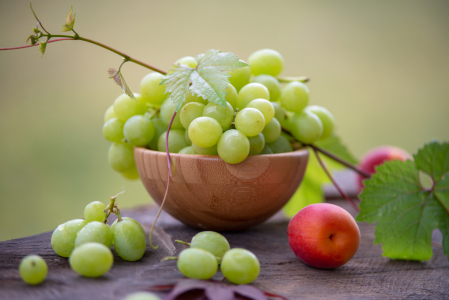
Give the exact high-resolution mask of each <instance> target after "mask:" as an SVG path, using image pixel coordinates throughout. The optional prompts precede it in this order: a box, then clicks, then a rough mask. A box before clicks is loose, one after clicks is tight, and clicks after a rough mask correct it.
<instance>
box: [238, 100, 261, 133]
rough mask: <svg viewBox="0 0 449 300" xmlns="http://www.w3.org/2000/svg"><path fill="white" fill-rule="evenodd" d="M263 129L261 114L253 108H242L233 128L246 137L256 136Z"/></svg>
mask: <svg viewBox="0 0 449 300" xmlns="http://www.w3.org/2000/svg"><path fill="white" fill-rule="evenodd" d="M264 127H265V118H264V116H263V114H262V113H261V112H260V111H259V110H258V109H255V108H251V107H250V108H244V109H242V110H241V111H239V112H238V114H237V116H236V117H235V128H237V129H238V130H239V131H241V132H242V133H244V134H245V135H246V136H248V137H250V136H256V135H258V134H259V133H261V132H262V130H263V128H264Z"/></svg>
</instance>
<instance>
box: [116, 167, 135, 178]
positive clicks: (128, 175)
mask: <svg viewBox="0 0 449 300" xmlns="http://www.w3.org/2000/svg"><path fill="white" fill-rule="evenodd" d="M120 174H121V175H122V176H123V177H125V178H126V179H129V180H136V179H139V178H140V177H139V172H137V168H136V166H134V167H133V168H131V169H129V170H127V171H125V172H121V173H120Z"/></svg>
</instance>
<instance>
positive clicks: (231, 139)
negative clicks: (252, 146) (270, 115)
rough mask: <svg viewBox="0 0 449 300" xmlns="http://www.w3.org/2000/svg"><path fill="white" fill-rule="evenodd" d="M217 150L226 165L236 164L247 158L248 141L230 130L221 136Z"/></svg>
mask: <svg viewBox="0 0 449 300" xmlns="http://www.w3.org/2000/svg"><path fill="white" fill-rule="evenodd" d="M259 113H260V112H259ZM217 150H218V155H220V158H221V159H222V160H224V161H225V162H227V163H228V164H238V163H239V162H242V161H244V160H245V159H246V158H247V157H248V154H249V141H248V138H247V137H246V136H245V134H243V133H242V132H241V131H239V130H237V129H230V130H228V131H226V132H225V133H223V135H222V136H221V138H220V140H219V141H218V145H217Z"/></svg>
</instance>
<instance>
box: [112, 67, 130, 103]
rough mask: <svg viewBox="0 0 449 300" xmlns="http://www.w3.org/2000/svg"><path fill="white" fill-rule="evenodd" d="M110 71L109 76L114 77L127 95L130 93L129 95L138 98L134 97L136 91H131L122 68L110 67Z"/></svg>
mask: <svg viewBox="0 0 449 300" xmlns="http://www.w3.org/2000/svg"><path fill="white" fill-rule="evenodd" d="M108 73H109V78H112V79H114V81H115V83H117V84H118V85H119V86H120V87H121V88H122V90H123V92H124V93H125V94H126V95H128V97H130V98H132V99H136V97H134V93H133V92H132V91H131V89H130V87H129V86H128V84H127V83H126V81H125V78H124V77H123V75H122V72H121V71H120V70H116V69H114V68H109V69H108Z"/></svg>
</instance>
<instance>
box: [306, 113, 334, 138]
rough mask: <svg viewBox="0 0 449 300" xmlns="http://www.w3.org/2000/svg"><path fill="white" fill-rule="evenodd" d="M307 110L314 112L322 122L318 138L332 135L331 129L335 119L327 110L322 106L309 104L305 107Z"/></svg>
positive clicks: (332, 129)
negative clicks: (321, 131) (321, 132)
mask: <svg viewBox="0 0 449 300" xmlns="http://www.w3.org/2000/svg"><path fill="white" fill-rule="evenodd" d="M306 110H307V111H310V112H311V113H314V114H315V115H317V116H318V118H320V120H321V123H322V124H323V134H322V135H321V138H320V139H323V140H324V139H326V138H328V137H330V136H331V135H332V131H334V126H335V119H334V116H333V115H332V114H331V112H330V111H329V110H327V109H326V108H324V107H322V106H318V105H311V106H308V107H306Z"/></svg>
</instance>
